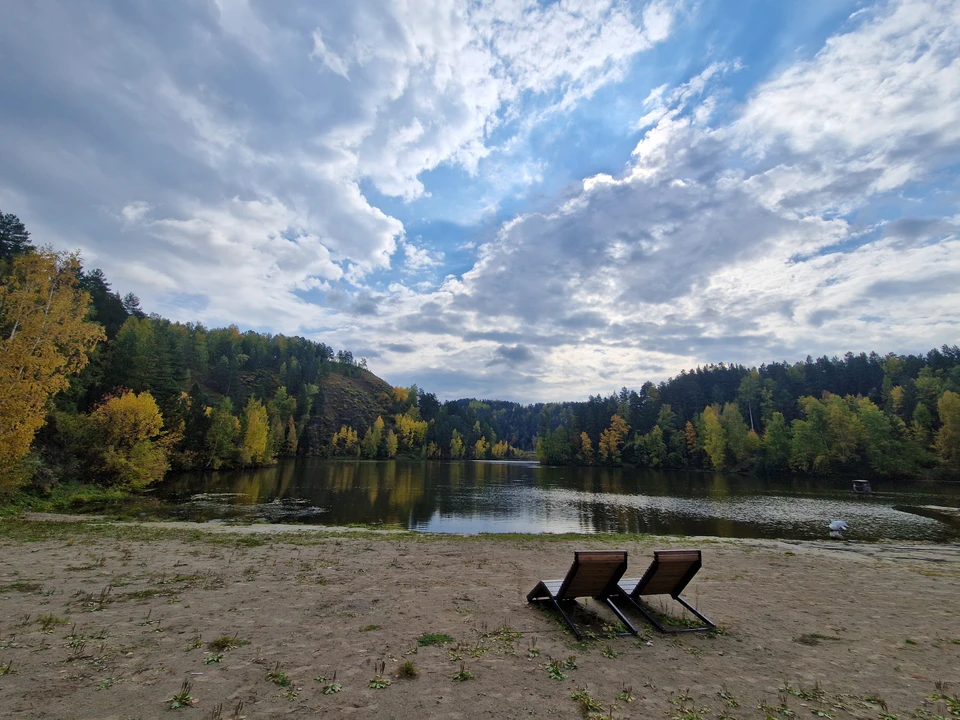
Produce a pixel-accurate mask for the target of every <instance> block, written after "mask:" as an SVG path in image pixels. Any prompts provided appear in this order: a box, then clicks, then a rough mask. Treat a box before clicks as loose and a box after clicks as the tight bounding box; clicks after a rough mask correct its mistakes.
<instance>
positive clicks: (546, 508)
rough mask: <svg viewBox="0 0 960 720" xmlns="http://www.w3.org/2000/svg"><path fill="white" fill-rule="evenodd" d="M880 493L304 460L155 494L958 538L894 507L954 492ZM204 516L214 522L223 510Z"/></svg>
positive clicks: (615, 471)
mask: <svg viewBox="0 0 960 720" xmlns="http://www.w3.org/2000/svg"><path fill="white" fill-rule="evenodd" d="M876 485H877V487H876V488H875V492H874V493H873V494H872V495H870V496H866V497H864V496H858V495H855V494H854V493H853V492H852V490H850V488H849V483H848V482H847V481H845V480H836V481H834V480H829V479H823V478H809V477H798V476H794V475H791V476H786V477H762V478H761V477H751V476H741V475H726V474H721V473H689V472H679V471H657V470H636V469H630V468H600V467H586V468H577V467H542V466H539V465H537V464H535V463H523V462H458V463H439V462H432V461H430V462H428V461H425V460H424V461H416V460H391V461H387V462H372V461H350V460H319V459H312V458H303V459H298V460H296V461H286V462H282V463H280V464H278V465H276V466H274V467H269V468H257V469H253V470H232V471H227V472H213V473H181V474H177V475H171V476H170V477H169V478H168V479H167V480H166V481H165V482H164V484H163V485H162V487H161V488H160V492H161V495H162V496H163V497H165V498H167V499H170V500H173V501H177V502H181V503H184V504H183V505H181V506H180V507H181V508H190V504H189V503H188V502H185V501H188V500H189V498H190V497H191V496H194V495H196V494H198V493H207V494H214V493H235V494H236V496H230V498H232V501H233V502H235V503H237V504H241V505H247V506H259V505H261V504H265V503H272V502H275V501H282V500H297V501H299V505H298V506H301V507H305V508H309V507H313V508H323V509H324V511H325V512H323V513H322V514H319V515H316V514H315V515H312V516H309V517H300V518H299V520H301V521H306V522H322V523H325V524H331V525H347V524H354V523H359V524H382V525H387V526H395V527H402V528H411V529H418V530H424V531H428V532H463V533H476V532H530V533H542V532H580V533H591V532H621V533H658V534H659V533H666V534H678V535H710V536H719V537H770V538H776V537H780V538H820V537H822V535H823V532H822V528H823V527H824V523H823V519H824V518H827V520H829V518H830V517H844V518H847V519H848V520H849V521H851V525H852V526H853V527H855V528H856V529H857V533H856V534H851V536H850V537H851V538H853V539H878V538H891V539H918V540H933V541H944V540H947V539H949V538H951V537H952V533H955V531H954V530H952V529H951V528H950V527H949V526H946V525H944V524H943V523H939V522H937V521H935V520H932V519H929V518H925V517H920V516H916V515H912V514H909V513H904V512H900V511H898V510H895V509H893V507H892V506H893V505H911V504H916V505H921V504H930V505H937V504H939V505H958V504H960V487H957V486H956V485H953V486H951V485H949V484H931V483H927V484H920V483H916V484H895V483H885V484H881V483H877V484H876ZM204 507H205V508H207V509H205V510H204V512H205V513H207V514H212V515H216V514H217V513H218V512H219V513H220V514H229V510H230V509H229V508H223V507H220V508H219V511H218V510H217V507H211V506H210V505H209V504H208V505H205V506H204ZM233 509H234V510H238V509H239V508H236V507H235V506H234V508H233ZM192 514H193V515H196V514H197V513H196V512H195V511H194V512H192ZM296 517H297V516H296V513H294V518H296ZM853 521H856V522H855V524H854V522H853Z"/></svg>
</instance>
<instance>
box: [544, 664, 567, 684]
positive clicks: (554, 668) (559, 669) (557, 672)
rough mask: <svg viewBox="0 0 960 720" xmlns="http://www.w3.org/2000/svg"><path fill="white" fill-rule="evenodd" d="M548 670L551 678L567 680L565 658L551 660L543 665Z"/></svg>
mask: <svg viewBox="0 0 960 720" xmlns="http://www.w3.org/2000/svg"><path fill="white" fill-rule="evenodd" d="M543 667H544V669H545V670H546V671H547V675H549V676H550V679H551V680H566V679H567V675H566V673H564V672H563V670H564V662H563V660H551V661H550V662H548V663H547V664H546V665H544V666H543Z"/></svg>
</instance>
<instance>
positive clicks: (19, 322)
mask: <svg viewBox="0 0 960 720" xmlns="http://www.w3.org/2000/svg"><path fill="white" fill-rule="evenodd" d="M4 217H7V216H4ZM79 271H80V259H79V257H78V256H77V255H76V254H75V253H74V254H67V253H57V252H53V251H52V250H49V249H40V250H38V251H36V252H31V253H25V254H21V255H18V256H16V257H15V258H14V259H13V262H12V264H11V266H10V270H9V272H8V273H7V275H6V276H5V277H4V278H3V284H2V285H0V492H4V491H9V490H11V489H14V488H15V487H17V486H18V485H19V484H20V482H22V480H23V479H24V478H25V475H24V472H23V466H22V464H21V461H22V459H23V458H24V456H25V455H26V454H27V453H28V452H29V450H30V443H31V442H32V441H33V437H34V435H35V434H36V432H37V430H38V429H39V428H40V427H41V426H42V425H43V422H44V418H45V415H46V408H47V401H48V400H49V399H50V398H51V397H52V396H53V395H55V394H56V393H57V392H59V391H60V390H63V389H64V388H66V387H67V385H68V384H69V379H68V378H69V376H70V375H72V374H74V373H76V372H79V371H80V370H81V369H82V368H83V367H84V366H85V365H86V364H87V362H88V358H89V354H90V352H91V351H92V350H93V347H94V346H95V345H96V343H97V342H98V341H100V340H102V339H103V338H104V334H103V329H102V328H101V327H100V326H99V325H97V324H95V323H91V322H88V321H87V320H86V317H87V311H88V307H89V304H90V296H89V295H88V294H87V293H85V292H83V290H81V289H80V288H79V285H78V273H79Z"/></svg>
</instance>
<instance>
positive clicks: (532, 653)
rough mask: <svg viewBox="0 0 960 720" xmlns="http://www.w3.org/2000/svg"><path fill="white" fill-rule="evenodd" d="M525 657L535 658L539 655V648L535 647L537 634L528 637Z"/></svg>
mask: <svg viewBox="0 0 960 720" xmlns="http://www.w3.org/2000/svg"><path fill="white" fill-rule="evenodd" d="M527 657H528V658H537V657H540V648H538V647H537V636H536V635H534V636H533V637H531V638H530V644H529V646H528V647H527Z"/></svg>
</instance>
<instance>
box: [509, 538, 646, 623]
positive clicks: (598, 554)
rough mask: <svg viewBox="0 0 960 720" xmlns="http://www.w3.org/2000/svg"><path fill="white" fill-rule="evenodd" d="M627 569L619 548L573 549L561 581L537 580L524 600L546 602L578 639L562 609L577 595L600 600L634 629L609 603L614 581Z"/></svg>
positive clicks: (615, 583)
mask: <svg viewBox="0 0 960 720" xmlns="http://www.w3.org/2000/svg"><path fill="white" fill-rule="evenodd" d="M626 570H627V553H626V551H622V550H598V551H590V552H575V553H574V554H573V565H571V566H570V570H568V571H567V576H566V577H565V578H564V579H563V580H541V581H540V582H538V583H537V585H536V587H535V588H533V590H531V591H530V592H529V593H528V594H527V602H529V603H533V602H540V603H550V604H551V605H553V607H555V608H556V609H557V610H558V611H559V612H560V614H561V615H562V616H563V619H564V620H565V621H566V622H567V625H569V626H570V629H571V630H573V634H574V635H576V636H577V639H578V640H579V639H580V637H581V634H580V630H578V629H577V626H576V625H574V624H573V621H572V620H571V619H570V617H569V616H568V615H567V613H566V612H564V610H563V607H562V606H563V605H567V604H569V603H572V602H574V601H575V600H576V598H578V597H592V598H596V599H597V600H601V601H603V602H605V603H607V605H608V606H609V607H610V608H611V609H612V610H613V612H615V613H616V615H617V617H619V618H620V620H621V621H623V623H624V625H626V626H627V627H628V628H629V630H630V632H631V633H632V634H634V635H636V634H637V631H636V630H635V629H634V627H633V626H632V625H631V624H630V621H629V620H627V618H626V617H624V615H623V613H622V612H620V609H619V608H618V607H617V606H616V605H614V604H613V603H612V602H610V596H611V595H613V594H616V593H619V592H620V589H619V586H618V585H617V582H618V581H619V580H620V578H621V577H623V573H625V572H626Z"/></svg>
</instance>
